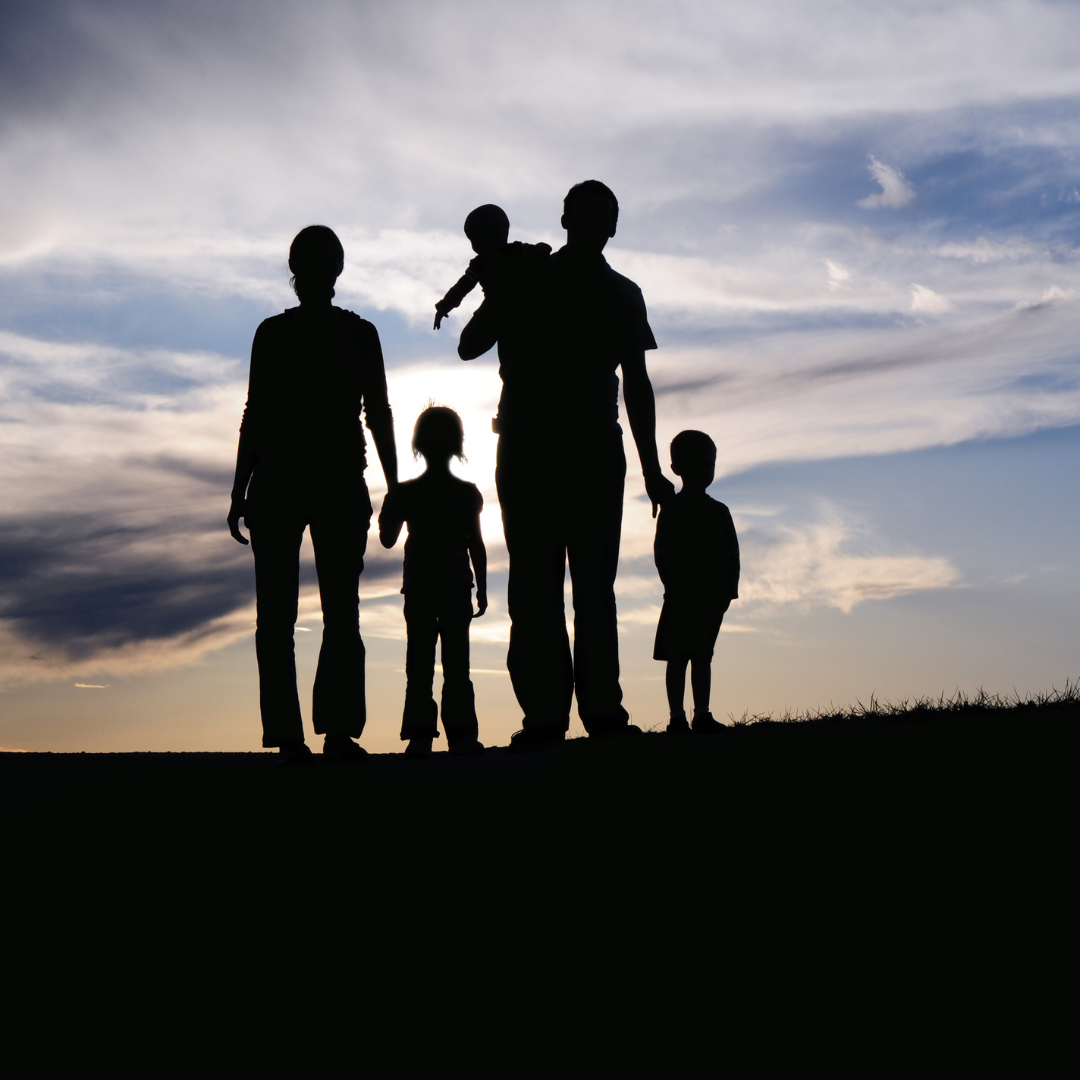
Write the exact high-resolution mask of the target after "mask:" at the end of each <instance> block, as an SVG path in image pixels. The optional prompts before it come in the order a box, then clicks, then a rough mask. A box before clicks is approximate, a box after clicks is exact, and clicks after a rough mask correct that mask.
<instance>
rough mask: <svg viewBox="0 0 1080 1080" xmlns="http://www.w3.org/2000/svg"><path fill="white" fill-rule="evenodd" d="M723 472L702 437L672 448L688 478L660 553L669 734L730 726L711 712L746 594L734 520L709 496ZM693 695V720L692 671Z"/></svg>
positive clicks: (666, 511) (667, 520)
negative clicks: (731, 629)
mask: <svg viewBox="0 0 1080 1080" xmlns="http://www.w3.org/2000/svg"><path fill="white" fill-rule="evenodd" d="M715 470H716V444H715V443H714V442H713V441H712V439H710V438H709V436H708V435H706V434H705V433H704V432H703V431H680V432H679V434H678V435H676V436H675V438H674V439H673V440H672V442H671V471H672V472H673V473H675V475H676V476H679V477H681V478H682V482H683V484H682V488H681V490H680V491H679V492H678V494H677V495H674V496H672V497H670V498H668V499H666V500H665V501H664V503H663V504H662V506H661V508H660V517H659V519H658V521H657V523H656V542H655V543H654V545H653V554H654V557H655V559H656V569H657V570H658V571H659V572H660V580H661V581H663V583H664V607H663V609H662V610H661V612H660V624H659V626H657V628H656V643H655V646H654V648H653V659H654V660H666V661H667V676H666V683H667V697H668V706H669V708H670V710H671V720H670V721H669V723H668V726H667V733H668V734H669V735H689V734H691V731H692V732H693V734H694V735H715V734H717V733H719V732H722V731H723V730H724V725H723V724H721V723H719V722H718V721H717V720H715V719H713V716H712V713H710V712H709V694H710V691H711V683H712V666H711V665H712V656H713V648H714V646H715V645H716V637H717V635H718V634H719V633H720V624H721V622H722V621H723V619H724V612H725V611H727V609H728V607H729V605H730V604H731V601H732V600H734V599H736V598H737V597H738V595H739V539H738V537H737V536H736V535H735V524H734V522H733V521H732V520H731V513H730V511H729V510H728V508H727V507H726V506H725V505H724V504H723V503H722V502H717V501H716V499H712V498H710V497H709V495H708V494H706V490H705V489H706V488H707V487H708V486H709V485H710V484H711V483H712V482H713V477H714V475H715ZM687 664H689V665H690V685H691V689H692V691H693V696H694V721H693V726H692V727H691V725H690V724H688V723H687V721H686V712H685V711H684V709H683V695H684V692H685V689H686V666H687Z"/></svg>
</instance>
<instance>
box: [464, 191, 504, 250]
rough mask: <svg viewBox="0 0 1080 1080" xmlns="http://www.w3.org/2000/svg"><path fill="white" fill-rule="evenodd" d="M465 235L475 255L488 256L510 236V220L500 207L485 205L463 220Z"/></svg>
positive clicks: (490, 204)
mask: <svg viewBox="0 0 1080 1080" xmlns="http://www.w3.org/2000/svg"><path fill="white" fill-rule="evenodd" d="M465 235H466V236H467V237H468V238H469V241H470V242H471V243H472V246H473V251H475V252H476V254H477V255H488V254H490V253H491V252H492V251H496V250H498V249H499V248H501V247H503V246H505V244H506V241H507V238H508V237H509V236H510V219H509V218H508V217H507V216H506V211H505V210H503V208H502V207H501V206H496V205H495V204H494V203H485V204H484V205H483V206H478V207H477V208H476V209H475V210H474V211H473V212H472V213H471V214H470V215H469V216H468V217H467V218H466V219H465Z"/></svg>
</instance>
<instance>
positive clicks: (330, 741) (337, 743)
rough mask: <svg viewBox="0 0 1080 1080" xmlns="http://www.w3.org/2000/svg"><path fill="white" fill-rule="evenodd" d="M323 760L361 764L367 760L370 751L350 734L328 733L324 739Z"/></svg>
mask: <svg viewBox="0 0 1080 1080" xmlns="http://www.w3.org/2000/svg"><path fill="white" fill-rule="evenodd" d="M322 752H323V760H324V761H333V762H341V763H343V764H348V765H359V764H360V763H361V762H363V761H367V759H368V752H367V751H366V750H365V749H364V748H363V747H362V746H360V745H359V744H358V743H354V742H353V741H352V739H350V738H349V736H348V735H327V736H326V738H325V739H324V740H323V749H322Z"/></svg>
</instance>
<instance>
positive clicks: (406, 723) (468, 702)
mask: <svg viewBox="0 0 1080 1080" xmlns="http://www.w3.org/2000/svg"><path fill="white" fill-rule="evenodd" d="M463 442H464V430H463V428H462V425H461V417H459V416H458V414H457V413H456V412H454V410H453V409H447V408H444V407H442V406H438V405H435V406H432V407H430V408H428V409H425V410H424V411H423V412H422V413H421V414H420V416H419V418H418V419H417V421H416V427H415V428H414V429H413V441H412V446H413V455H414V456H415V455H418V454H422V455H423V457H424V460H425V462H426V463H427V469H426V470H425V471H424V473H423V474H422V475H421V476H418V477H417V478H416V479H415V480H406V481H405V482H404V483H401V484H398V486H397V487H396V488H394V489H393V490H392V491H390V492H389V494H387V496H386V499H385V500H384V501H383V506H382V512H381V513H380V514H379V539H380V540H381V541H382V543H383V546H384V547H388V548H389V547H393V546H394V544H396V543H397V538H398V536H399V535H400V534H401V526H402V525H403V524H408V526H409V537H408V539H407V540H406V541H405V560H404V568H403V570H404V572H403V577H404V582H403V585H402V589H401V591H402V592H403V593H404V594H405V625H406V628H407V632H408V646H407V648H406V653H405V677H406V679H407V689H406V691H405V714H404V717H403V719H402V723H401V738H402V739H407V740H408V742H409V745H408V746H407V747H406V749H405V755H406V756H407V757H428V756H430V754H431V742H432V740H433V739H437V738H438V737H439V730H438V726H437V724H436V719H437V717H438V712H439V710H438V707H437V706H436V704H435V700H434V698H433V697H432V694H431V688H432V682H433V680H434V678H435V642H436V641H437V640H438V639H441V640H442V667H443V690H442V721H443V728H444V729H445V730H446V741H447V743H448V744H449V750H450V753H451V754H479V753H483V750H484V746H483V744H482V743H481V742H479V741H478V740H477V724H476V704H475V700H474V697H473V685H472V681H471V680H470V679H469V621H470V619H473V618H476V617H478V616H480V615H483V614H484V612H485V611H486V610H487V606H488V601H487V550H486V549H485V547H484V541H483V538H482V537H481V535H480V511H481V510H482V509H483V506H484V499H483V496H482V495H481V494H480V491H479V489H478V488H477V487H476V485H475V484H470V483H468V482H467V481H465V480H459V479H458V478H457V477H456V476H454V475H453V473H451V472H450V459H451V458H452V457H456V458H458V459H459V460H464V456H463V454H462V444H463ZM470 556H471V558H472V565H473V568H474V569H475V571H476V604H477V607H478V609H479V610H478V611H477V612H476V613H475V614H474V613H473V610H472V585H473V576H472V572H471V571H470V569H469V559H470Z"/></svg>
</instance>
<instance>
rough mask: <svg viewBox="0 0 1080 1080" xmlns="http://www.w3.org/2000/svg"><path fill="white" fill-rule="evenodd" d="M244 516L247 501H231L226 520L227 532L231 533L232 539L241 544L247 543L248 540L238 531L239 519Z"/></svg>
mask: <svg viewBox="0 0 1080 1080" xmlns="http://www.w3.org/2000/svg"><path fill="white" fill-rule="evenodd" d="M246 515H247V500H246V499H233V501H232V506H230V507H229V516H228V518H227V520H228V523H229V532H230V533H232V538H233V539H234V540H238V541H239V542H240V543H241V544H247V543H248V538H247V537H246V536H245V535H244V534H243V533H242V532H241V531H240V519H241V518H242V517H245V516H246ZM245 524H246V522H245Z"/></svg>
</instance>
